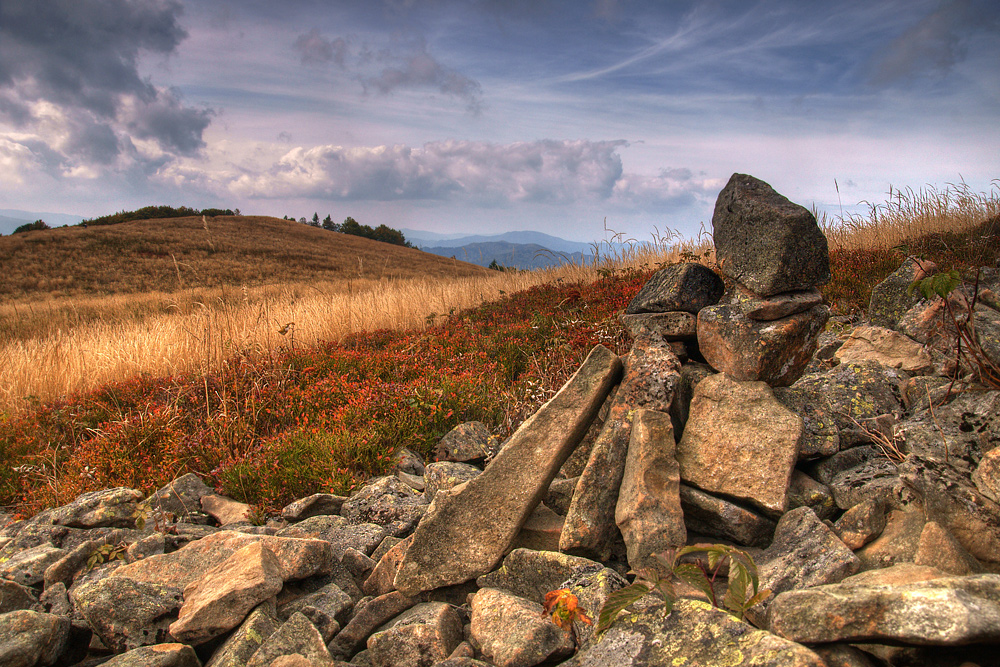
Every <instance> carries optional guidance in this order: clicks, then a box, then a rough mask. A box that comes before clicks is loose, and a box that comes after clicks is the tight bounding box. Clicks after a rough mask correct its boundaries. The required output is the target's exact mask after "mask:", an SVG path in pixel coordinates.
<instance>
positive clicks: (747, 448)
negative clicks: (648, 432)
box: [676, 374, 802, 515]
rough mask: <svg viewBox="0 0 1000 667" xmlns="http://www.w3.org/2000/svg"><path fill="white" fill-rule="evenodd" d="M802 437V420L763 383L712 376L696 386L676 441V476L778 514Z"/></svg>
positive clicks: (786, 495) (783, 503) (709, 490)
mask: <svg viewBox="0 0 1000 667" xmlns="http://www.w3.org/2000/svg"><path fill="white" fill-rule="evenodd" d="M801 438H802V419H801V418H799V417H798V415H796V414H794V413H793V412H791V411H790V410H788V409H787V408H785V407H784V406H783V405H781V403H779V402H778V401H777V400H776V399H775V398H774V394H773V393H772V392H771V389H770V388H769V387H768V386H767V385H766V384H764V383H763V382H738V381H736V380H733V379H732V378H730V377H728V376H727V375H725V374H719V375H713V376H711V377H708V378H705V379H704V380H702V381H701V382H700V383H699V384H698V387H697V389H695V393H694V398H693V399H692V400H691V412H690V417H689V418H688V425H687V427H686V428H685V429H684V435H683V437H682V438H681V441H680V442H679V443H677V452H676V457H677V462H678V464H679V465H680V474H681V479H682V480H684V482H686V483H690V484H692V485H695V486H697V487H698V488H700V489H703V490H705V491H708V492H709V493H718V494H724V495H727V496H731V497H733V498H737V499H740V500H743V501H746V502H747V503H750V504H752V505H753V506H755V507H758V508H760V509H762V510H763V511H765V512H771V513H773V514H776V515H780V514H781V513H782V512H784V511H785V509H787V505H788V486H789V483H790V481H791V476H792V469H793V468H794V467H795V461H796V459H797V457H798V452H799V443H800V441H801Z"/></svg>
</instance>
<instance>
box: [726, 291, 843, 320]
mask: <svg viewBox="0 0 1000 667" xmlns="http://www.w3.org/2000/svg"><path fill="white" fill-rule="evenodd" d="M720 303H724V304H727V305H734V306H737V307H739V309H740V310H741V311H742V313H743V314H744V315H745V316H746V317H748V318H750V319H751V320H757V321H760V322H771V321H773V320H780V319H781V318H783V317H788V316H789V315H795V314H796V313H802V312H805V311H807V310H809V309H810V308H812V307H814V306H818V305H820V304H821V303H823V295H822V294H821V293H820V291H819V290H818V289H816V288H815V287H814V288H812V289H805V290H794V291H791V292H781V293H780V294H773V295H771V296H761V295H760V294H757V293H756V292H754V291H752V290H749V289H747V288H746V287H744V286H743V285H740V284H739V283H736V284H735V285H733V287H732V289H730V290H727V292H726V294H724V295H723V296H722V299H721V300H720Z"/></svg>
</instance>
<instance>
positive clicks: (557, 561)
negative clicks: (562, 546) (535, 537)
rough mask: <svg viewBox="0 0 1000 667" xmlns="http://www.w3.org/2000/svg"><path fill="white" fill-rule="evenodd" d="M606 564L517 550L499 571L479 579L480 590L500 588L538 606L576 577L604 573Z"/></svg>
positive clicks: (554, 552) (529, 550)
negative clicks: (551, 592)
mask: <svg viewBox="0 0 1000 667" xmlns="http://www.w3.org/2000/svg"><path fill="white" fill-rule="evenodd" d="M603 568H604V566H603V565H601V564H600V563H598V562H596V561H592V560H589V559H587V558H581V557H579V556H571V555H569V554H564V553H559V552H557V551H533V550H531V549H514V550H513V551H511V552H510V553H509V554H507V556H506V557H504V559H503V564H502V565H501V566H500V567H499V568H497V569H496V570H494V571H492V572H489V573H487V574H484V575H482V576H481V577H479V578H478V579H476V584H477V585H478V586H479V587H480V588H500V589H504V590H507V591H510V592H511V593H513V594H514V595H517V596H518V597H522V598H525V599H528V600H531V601H533V602H537V603H538V604H543V603H544V602H545V594H546V593H548V592H549V591H554V590H557V589H559V588H563V585H562V584H563V583H565V582H566V581H567V580H569V579H571V578H574V577H581V576H586V575H591V574H594V573H596V572H600V571H601V570H602V569H603Z"/></svg>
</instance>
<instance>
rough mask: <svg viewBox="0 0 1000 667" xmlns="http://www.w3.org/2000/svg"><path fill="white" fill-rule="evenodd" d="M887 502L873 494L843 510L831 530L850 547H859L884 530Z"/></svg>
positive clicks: (882, 497)
mask: <svg viewBox="0 0 1000 667" xmlns="http://www.w3.org/2000/svg"><path fill="white" fill-rule="evenodd" d="M887 512H888V502H887V501H886V498H885V497H884V496H880V495H875V496H872V497H871V498H868V499H866V500H862V501H861V502H860V503H858V504H857V505H855V506H854V507H852V508H851V509H849V510H847V511H846V512H844V514H843V515H842V516H841V517H840V518H839V519H837V522H836V523H835V524H834V525H833V531H834V532H835V533H836V534H837V537H839V538H840V539H841V540H842V541H843V542H844V544H846V545H847V546H848V547H849V548H851V549H855V550H857V549H860V548H861V547H863V546H865V545H866V544H868V543H869V542H871V541H872V540H874V539H875V538H876V537H878V536H879V535H881V534H882V531H883V530H885V522H886V513H887Z"/></svg>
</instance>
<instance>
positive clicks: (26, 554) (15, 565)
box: [0, 544, 68, 586]
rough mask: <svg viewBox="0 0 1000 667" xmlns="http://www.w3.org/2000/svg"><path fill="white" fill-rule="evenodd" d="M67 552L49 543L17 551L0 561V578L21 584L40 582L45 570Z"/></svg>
mask: <svg viewBox="0 0 1000 667" xmlns="http://www.w3.org/2000/svg"><path fill="white" fill-rule="evenodd" d="M67 553H68V552H67V551H66V550H65V549H60V548H58V547H55V546H53V545H51V544H39V545H38V546H37V547H31V548H29V549H24V550H23V551H18V552H16V553H15V554H14V555H13V556H11V557H10V558H9V559H8V560H5V561H4V562H2V563H0V578H3V579H9V580H10V581H13V582H16V583H18V584H21V585H22V586H34V585H35V584H40V583H41V582H42V581H44V579H45V571H46V570H47V569H48V568H49V567H50V566H51V565H54V564H55V563H57V562H59V561H60V560H62V558H63V557H64V556H66V555H67Z"/></svg>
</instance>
